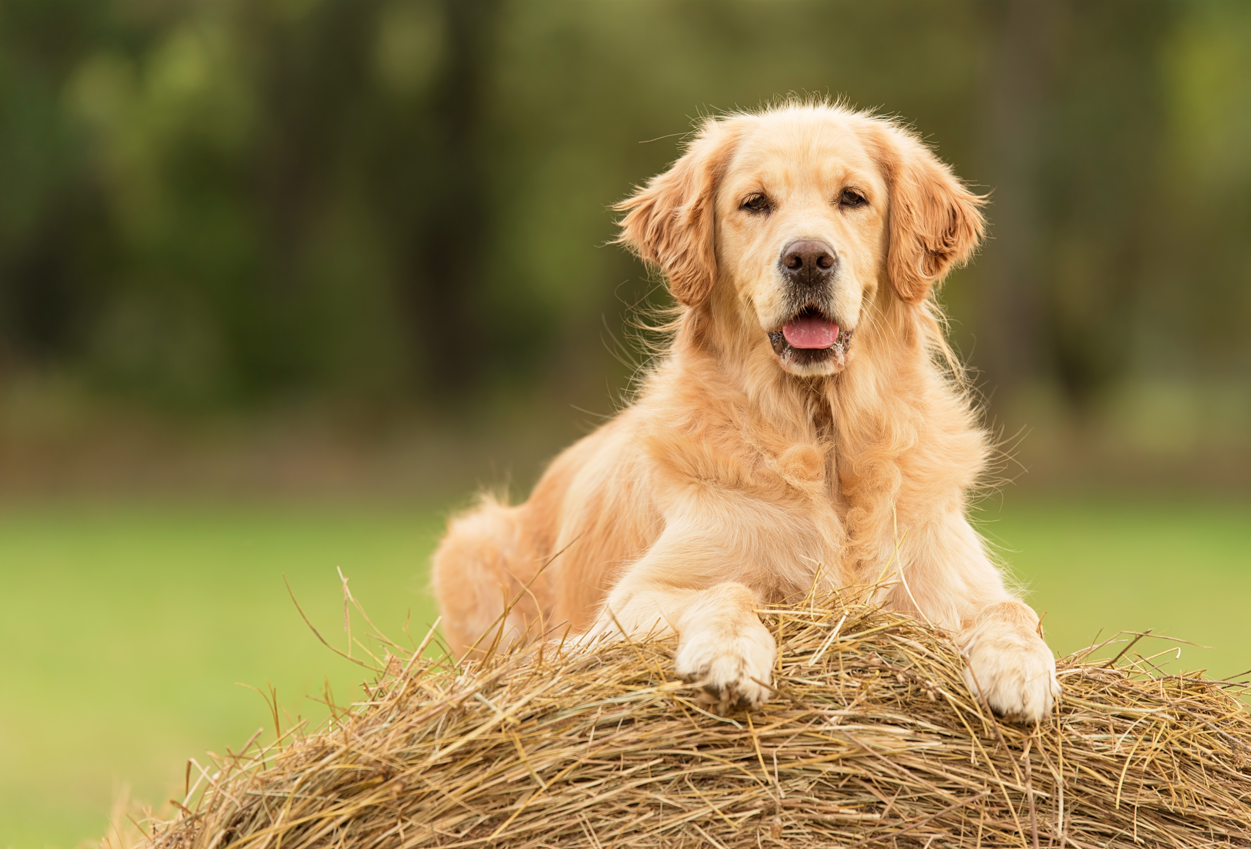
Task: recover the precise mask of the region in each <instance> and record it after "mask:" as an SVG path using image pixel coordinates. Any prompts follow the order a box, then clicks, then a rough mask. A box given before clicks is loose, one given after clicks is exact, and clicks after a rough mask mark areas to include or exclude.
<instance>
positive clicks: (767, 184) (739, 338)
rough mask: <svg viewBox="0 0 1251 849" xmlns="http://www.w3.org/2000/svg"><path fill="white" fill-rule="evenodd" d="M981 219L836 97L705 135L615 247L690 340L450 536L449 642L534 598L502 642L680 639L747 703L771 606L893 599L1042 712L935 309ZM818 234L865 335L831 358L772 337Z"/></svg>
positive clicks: (984, 684) (974, 439)
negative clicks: (976, 514) (981, 523)
mask: <svg viewBox="0 0 1251 849" xmlns="http://www.w3.org/2000/svg"><path fill="white" fill-rule="evenodd" d="M847 191H851V192H853V194H852V195H847V194H845V192H847ZM857 197H858V198H859V200H860V201H863V203H858V202H857V201H856V198H857ZM846 198H851V199H850V200H847V201H846V202H844V200H843V199H846ZM753 199H755V200H753ZM761 199H763V200H761ZM766 202H767V205H768V210H767V212H764V213H762V212H759V211H754V210H753V209H751V208H749V207H750V205H751V204H752V203H756V204H757V205H764V204H766ZM981 205H982V199H981V198H980V197H978V196H976V195H974V194H972V193H971V192H969V191H968V190H967V189H966V188H965V187H964V186H963V185H962V184H961V183H960V182H959V181H958V180H957V179H956V178H955V177H954V176H953V175H952V173H951V171H950V170H949V169H948V168H947V167H946V166H945V165H943V164H942V163H941V162H939V161H938V160H937V159H936V158H935V157H934V156H933V154H932V153H931V152H930V151H929V150H928V149H927V148H926V147H925V146H924V145H923V144H922V143H921V142H920V141H919V140H918V139H917V137H916V136H915V135H914V134H913V133H911V132H909V131H908V130H905V129H903V128H901V127H900V126H899V125H897V124H895V123H893V122H890V121H887V120H883V119H879V118H874V117H872V116H870V115H867V114H864V113H859V112H853V111H850V110H847V109H844V108H842V107H838V106H830V105H826V104H787V105H784V106H779V107H776V108H773V109H769V110H766V111H764V112H762V113H759V114H736V115H731V116H726V117H721V118H711V119H708V120H705V121H704V122H703V124H702V126H701V127H700V129H699V131H698V133H697V135H696V136H695V138H694V140H693V141H692V142H691V144H690V145H689V147H688V148H687V150H686V152H685V153H684V155H683V156H682V157H681V158H680V159H679V160H678V161H677V162H676V163H675V164H674V165H673V166H672V167H671V168H670V169H669V170H668V171H666V172H664V173H663V174H660V175H658V176H657V177H655V178H654V179H653V180H651V182H649V183H648V184H647V185H646V186H645V187H643V188H641V189H639V190H638V191H637V192H636V193H635V194H634V195H633V196H632V197H630V198H629V199H627V200H626V201H624V202H623V203H621V204H620V206H619V209H620V210H622V211H623V212H625V216H624V218H623V219H622V221H621V237H620V241H621V242H622V243H624V244H626V245H628V246H630V247H631V248H632V249H633V250H635V251H636V252H637V253H638V254H639V256H641V257H642V258H643V259H644V260H645V261H646V262H648V263H649V264H652V265H654V266H656V267H658V268H659V269H660V270H661V271H663V273H664V274H665V276H666V278H667V281H668V284H669V287H670V289H671V291H672V292H673V294H674V296H675V297H676V298H677V300H678V302H679V304H680V316H679V318H678V319H677V321H676V331H675V334H674V336H673V340H672V343H671V346H670V348H669V350H668V352H667V354H666V355H665V356H664V357H663V358H661V359H660V361H659V363H658V364H657V365H656V366H655V367H654V368H653V369H652V370H651V371H650V373H649V374H648V375H647V377H646V378H645V380H644V381H643V384H642V386H641V388H640V390H639V392H638V394H637V398H636V399H635V401H634V403H633V404H632V405H631V406H630V407H628V408H627V409H625V410H624V411H623V412H621V413H620V414H619V415H618V416H617V417H615V418H614V419H612V420H611V421H609V422H608V423H607V424H605V425H604V426H603V427H601V428H600V429H599V430H597V431H595V432H594V433H592V434H591V435H589V436H587V437H586V438H584V439H582V440H581V441H579V442H578V443H576V444H575V445H573V446H572V447H570V448H569V449H568V450H566V451H565V452H564V453H562V454H561V455H560V456H559V457H557V458H556V460H555V461H554V462H553V463H552V465H551V467H550V468H549V469H548V470H547V473H546V474H545V475H544V476H543V478H542V480H541V481H540V482H539V484H538V486H537V487H536V488H535V490H534V493H533V494H532V495H531V497H530V499H529V500H528V501H527V502H525V503H524V504H520V505H517V506H507V505H505V504H502V503H499V502H498V501H496V500H493V499H491V498H484V499H483V501H482V503H481V504H480V505H479V507H478V508H476V509H475V510H474V511H472V512H470V513H468V514H466V515H463V516H460V517H458V518H455V519H454V520H453V521H452V522H451V523H450V527H449V530H448V534H447V537H446V538H445V539H444V541H443V543H442V545H441V547H440V548H439V550H438V552H437V553H436V554H435V556H434V588H435V593H436V595H437V597H438V601H439V605H440V608H441V609H442V612H443V627H444V631H445V633H446V635H447V638H448V640H449V641H450V644H451V646H452V647H453V649H454V650H456V651H457V652H458V653H466V652H469V651H471V650H472V648H473V646H474V644H475V641H477V640H478V639H479V637H480V636H482V634H483V633H484V632H485V631H486V630H487V629H488V628H490V627H491V626H492V624H493V623H495V622H496V621H497V620H498V619H499V617H500V616H501V615H502V614H503V613H504V611H505V609H506V603H507V602H514V601H515V603H514V604H513V606H512V607H511V609H510V610H509V611H508V613H507V616H506V617H505V621H504V628H505V636H506V639H507V640H513V639H524V638H533V637H536V636H538V635H542V634H548V633H551V632H553V630H554V629H561V628H562V626H565V625H567V626H568V627H569V628H570V629H571V631H572V633H573V634H575V635H580V636H579V637H576V638H575V640H574V642H575V643H577V642H585V641H588V640H595V639H603V638H614V637H620V636H621V635H623V634H625V635H630V636H641V635H646V634H648V633H653V632H669V631H673V632H676V633H677V634H678V649H677V655H676V658H675V664H676V667H677V671H678V673H679V674H681V675H683V676H684V677H686V678H688V679H690V680H692V681H695V682H697V683H699V684H700V685H702V687H703V690H704V693H705V694H706V696H707V698H708V699H709V700H710V701H712V702H715V703H716V705H717V706H718V707H719V708H721V709H726V708H729V707H732V706H734V705H736V704H737V705H742V706H751V705H754V704H756V703H758V702H760V701H763V700H764V699H766V698H768V696H769V694H770V692H771V691H770V688H769V686H768V685H769V682H770V672H771V669H772V666H773V662H774V659H775V656H776V651H777V649H776V646H775V645H774V641H773V638H772V636H771V635H770V634H769V632H768V631H767V630H766V629H765V627H764V626H763V625H762V624H761V622H760V619H759V616H758V615H757V613H756V612H755V611H756V609H757V608H758V607H759V606H760V605H762V604H777V603H784V602H786V601H787V600H793V599H796V598H798V597H801V596H802V595H803V594H804V593H805V592H807V591H808V590H809V589H810V588H811V587H812V586H813V583H814V581H816V582H818V584H819V585H821V586H827V587H830V588H833V587H845V586H851V585H862V586H864V585H877V586H878V589H877V593H878V597H879V600H880V601H881V602H882V603H883V604H886V605H887V606H889V607H891V608H894V609H896V610H900V611H905V612H908V613H910V614H912V615H915V616H918V617H920V618H923V619H925V620H927V621H929V622H931V623H933V624H935V625H939V626H941V627H944V628H947V629H950V630H951V631H952V632H953V633H954V634H956V635H957V639H958V640H959V642H960V645H961V646H962V648H963V649H964V651H965V653H966V656H967V658H968V663H969V667H970V671H969V673H968V674H967V675H966V679H967V680H968V682H969V685H970V686H971V687H973V688H975V689H980V690H981V691H982V692H983V693H984V694H985V696H986V697H987V699H988V701H989V703H990V704H991V705H992V706H993V707H994V708H995V709H996V710H998V711H999V712H1001V713H1003V714H1005V715H1007V716H1009V717H1011V718H1015V719H1019V720H1025V721H1037V720H1039V719H1041V718H1042V717H1045V716H1046V715H1047V714H1048V712H1049V711H1050V709H1051V706H1052V703H1053V701H1054V699H1055V698H1056V697H1057V696H1058V695H1059V689H1058V686H1057V684H1056V681H1055V663H1054V660H1053V658H1052V654H1051V652H1050V650H1049V649H1048V648H1047V646H1046V644H1045V643H1044V642H1043V640H1042V638H1041V636H1040V630H1039V625H1038V617H1037V616H1036V615H1035V614H1034V612H1033V611H1032V610H1031V609H1030V608H1029V607H1027V606H1026V605H1025V604H1024V603H1022V602H1021V601H1020V600H1018V599H1017V598H1016V597H1015V596H1014V595H1013V594H1012V593H1011V592H1009V590H1008V589H1007V588H1006V587H1005V585H1004V581H1003V578H1002V576H1001V574H1000V572H999V570H998V569H997V568H996V566H995V565H994V564H993V562H992V561H991V559H990V558H989V557H988V555H987V552H986V548H985V545H984V543H983V541H982V539H981V538H980V537H979V536H978V534H977V533H976V532H975V531H974V530H973V528H972V527H971V526H970V525H969V522H968V520H967V519H966V516H965V511H966V508H967V494H968V492H969V491H970V488H971V487H973V486H974V484H975V482H976V480H977V478H978V475H979V473H980V472H981V470H982V468H983V466H984V465H985V463H986V459H987V455H988V451H989V447H988V439H987V436H986V434H985V433H984V431H983V430H981V429H980V428H979V426H978V424H977V418H976V415H975V413H974V411H973V409H972V405H971V403H970V401H969V398H968V396H967V394H966V393H965V392H964V391H962V390H961V388H960V386H959V377H958V376H959V369H958V366H955V367H954V368H955V375H956V376H955V377H954V378H953V374H952V368H953V363H954V361H953V360H952V358H951V352H950V349H949V348H948V347H947V345H946V342H945V341H944V339H943V334H942V326H941V315H940V312H939V308H938V307H937V305H936V304H935V302H934V300H933V298H932V297H931V293H932V291H933V289H934V287H935V286H936V285H938V284H939V283H940V282H941V281H942V279H943V278H944V277H945V275H946V274H947V272H948V271H949V270H950V269H951V268H952V267H954V266H956V265H959V264H961V263H963V262H964V261H966V260H967V259H968V257H969V256H970V255H971V253H972V252H973V251H974V250H975V249H976V247H977V245H978V243H979V241H980V239H981V236H982V233H983V218H982V215H981V212H980V207H981ZM797 239H820V240H822V241H823V243H825V244H828V245H830V246H832V249H833V250H834V252H835V253H836V255H837V262H838V265H837V269H836V273H835V274H833V276H832V278H831V282H830V283H829V284H828V285H827V286H825V287H824V288H823V289H822V290H821V291H820V292H819V293H818V294H817V295H815V296H814V298H813V302H814V305H815V307H816V308H819V309H820V310H821V311H822V313H823V314H824V315H826V316H828V317H829V318H830V319H832V320H833V321H836V322H837V324H838V325H839V327H840V328H842V329H844V330H848V331H853V332H854V335H853V336H851V337H849V340H850V341H849V342H848V344H846V346H845V347H840V348H837V351H838V353H837V355H833V354H831V355H829V356H826V357H824V359H819V360H818V361H816V362H807V361H804V360H803V359H802V358H794V357H789V354H788V355H783V354H779V353H777V352H776V350H777V349H776V348H775V347H774V346H771V343H770V337H769V334H770V333H771V332H772V333H774V334H775V337H776V336H777V333H778V332H780V331H779V328H781V327H782V326H783V324H784V323H785V322H787V321H788V320H790V319H792V316H791V315H790V313H793V312H794V304H795V300H794V297H792V296H790V295H788V291H787V283H786V280H785V279H784V276H785V275H784V273H783V272H782V271H781V270H780V269H781V266H780V265H779V256H780V255H781V252H783V251H784V250H786V249H787V248H786V246H787V245H790V244H794V243H795V240H797ZM840 338H841V337H840ZM832 350H833V349H832ZM883 579H884V580H883Z"/></svg>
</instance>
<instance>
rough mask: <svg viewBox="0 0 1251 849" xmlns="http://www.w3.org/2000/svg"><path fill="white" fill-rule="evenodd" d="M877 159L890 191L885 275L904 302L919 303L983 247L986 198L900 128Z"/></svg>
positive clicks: (890, 135) (894, 130) (884, 141)
mask: <svg viewBox="0 0 1251 849" xmlns="http://www.w3.org/2000/svg"><path fill="white" fill-rule="evenodd" d="M881 160H882V164H883V167H884V170H885V172H886V180H887V184H888V185H889V187H890V252H889V254H888V256H887V260H886V263H887V271H888V273H889V275H890V280H891V283H892V284H893V285H894V287H895V292H896V293H897V294H898V295H899V297H900V298H901V299H902V300H904V301H907V302H908V303H910V304H915V303H920V302H921V301H923V300H925V298H926V297H928V296H929V294H930V292H931V291H932V290H933V289H934V287H935V286H937V285H938V284H940V283H942V281H943V278H944V277H946V276H947V272H949V271H951V270H952V269H953V268H958V267H959V266H961V265H963V264H964V263H965V262H967V261H968V259H969V257H970V256H972V255H973V252H974V251H975V250H977V247H978V245H979V244H981V241H982V236H983V235H984V234H985V232H986V219H985V218H983V217H982V212H981V207H982V206H984V205H985V203H986V198H985V196H983V195H975V194H973V193H972V192H970V191H969V190H968V189H967V188H965V187H964V184H963V183H961V182H960V181H959V180H958V179H957V178H956V176H955V175H954V174H952V173H951V169H950V168H948V167H947V166H946V165H944V164H943V163H942V162H939V161H938V159H937V158H936V157H935V156H934V154H933V153H931V152H930V150H929V148H927V147H926V146H925V145H924V144H922V143H921V142H920V140H918V139H917V138H916V137H915V136H913V135H912V133H910V132H907V131H905V130H902V129H900V128H898V127H890V128H889V129H887V130H886V134H885V136H884V137H883V138H882V139H881Z"/></svg>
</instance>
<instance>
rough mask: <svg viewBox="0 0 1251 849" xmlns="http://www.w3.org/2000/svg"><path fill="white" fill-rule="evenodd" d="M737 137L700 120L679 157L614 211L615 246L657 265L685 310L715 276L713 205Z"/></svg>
mask: <svg viewBox="0 0 1251 849" xmlns="http://www.w3.org/2000/svg"><path fill="white" fill-rule="evenodd" d="M736 138H737V133H735V132H733V131H731V130H730V129H729V128H727V126H726V124H725V123H724V122H723V121H719V120H717V119H716V118H709V119H707V120H705V121H704V123H703V126H701V127H700V129H699V132H698V134H697V135H696V136H695V140H694V141H692V142H691V144H690V145H689V146H688V147H687V149H686V152H685V153H684V154H683V155H682V158H681V159H679V160H678V161H677V162H675V163H674V164H673V166H672V167H671V168H670V169H669V170H668V171H665V172H664V173H663V174H658V175H656V176H655V177H653V178H652V179H651V181H650V182H648V184H647V185H646V186H643V187H641V188H639V189H638V190H637V191H636V192H635V193H634V194H633V195H631V196H630V197H628V198H626V199H625V200H623V201H621V203H619V204H617V205H616V206H615V207H613V208H614V209H616V210H617V211H619V212H625V213H626V216H625V217H624V218H622V219H621V221H620V222H618V223H619V224H620V226H621V235H619V236H618V237H617V239H616V242H617V243H618V244H624V245H627V246H628V247H629V248H630V249H631V250H632V251H634V253H636V254H637V255H638V256H639V258H640V259H642V260H643V261H644V262H647V263H649V264H651V265H655V266H658V267H659V268H660V270H661V271H663V272H664V274H665V277H667V278H668V280H669V290H670V291H672V292H673V295H674V297H676V298H677V299H678V300H679V301H681V302H682V303H683V304H686V305H687V306H688V307H693V306H697V305H699V304H700V303H703V301H704V300H706V299H707V297H708V295H709V293H710V292H712V284H713V281H714V280H715V279H716V277H717V253H716V230H715V225H714V221H713V213H714V210H713V207H714V202H715V200H716V193H717V182H718V181H719V180H720V178H721V175H722V173H724V171H725V168H726V165H727V163H728V161H729V158H730V153H731V151H732V150H733V147H734V141H735V139H736Z"/></svg>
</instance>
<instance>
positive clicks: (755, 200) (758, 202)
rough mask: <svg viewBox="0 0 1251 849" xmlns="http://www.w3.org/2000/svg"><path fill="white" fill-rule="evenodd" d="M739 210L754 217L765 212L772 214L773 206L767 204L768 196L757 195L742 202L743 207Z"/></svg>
mask: <svg viewBox="0 0 1251 849" xmlns="http://www.w3.org/2000/svg"><path fill="white" fill-rule="evenodd" d="M739 208H740V209H745V210H747V211H748V212H751V213H754V214H756V215H760V214H763V213H766V212H772V211H773V204H772V203H770V202H769V197H768V195H763V194H759V193H757V194H754V195H751V196H749V197H748V198H747V200H745V201H743V205H742V206H741V207H739Z"/></svg>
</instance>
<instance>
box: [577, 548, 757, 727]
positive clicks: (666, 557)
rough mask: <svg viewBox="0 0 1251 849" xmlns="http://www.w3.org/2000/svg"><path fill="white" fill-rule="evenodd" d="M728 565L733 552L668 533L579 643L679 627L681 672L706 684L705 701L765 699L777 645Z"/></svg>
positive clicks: (722, 706)
mask: <svg viewBox="0 0 1251 849" xmlns="http://www.w3.org/2000/svg"><path fill="white" fill-rule="evenodd" d="M675 537H676V539H675ZM739 557H740V558H741V557H742V555H741V554H740V555H739ZM727 562H733V561H732V559H731V557H730V556H729V555H728V554H727V552H725V551H724V550H718V548H717V547H716V546H714V545H711V544H709V543H708V542H707V540H706V539H705V540H695V539H691V538H686V539H682V538H681V536H680V534H674V533H666V534H665V535H664V536H662V538H661V539H660V540H658V541H657V543H656V544H655V545H654V546H653V547H652V549H651V550H650V551H649V552H648V553H647V554H646V555H645V556H644V557H643V558H642V559H641V560H639V561H638V562H636V563H634V564H633V565H632V566H631V567H630V569H629V571H628V572H627V573H626V574H625V575H624V576H623V577H622V578H621V580H620V581H619V582H618V584H617V586H615V587H614V588H613V590H612V592H611V593H609V595H608V598H607V599H606V600H605V602H604V606H603V607H602V608H601V611H600V614H599V616H598V618H597V619H596V621H595V623H594V624H593V625H592V626H591V629H590V630H589V631H588V632H587V633H586V634H584V635H582V636H581V637H579V638H578V639H577V641H576V642H577V643H578V644H586V643H589V642H594V641H596V640H599V639H605V638H607V639H621V638H630V639H641V638H644V637H649V636H659V635H663V634H668V633H675V632H676V633H677V635H678V651H677V657H676V663H675V665H676V667H677V672H678V674H679V675H681V676H682V677H683V678H685V679H686V680H688V681H691V682H692V683H695V684H698V685H699V686H700V687H701V689H702V696H701V700H702V701H704V702H705V703H706V704H710V705H712V706H714V707H715V708H717V709H719V710H722V711H725V710H729V709H732V708H736V707H751V706H753V705H757V704H759V703H761V702H763V701H765V700H766V699H767V698H768V697H769V693H770V689H769V683H770V681H771V680H772V667H773V660H774V658H775V657H776V656H777V644H776V642H775V641H774V639H773V635H772V634H770V633H769V631H768V629H767V628H765V626H764V624H763V623H762V622H761V621H760V616H759V615H758V614H757V612H756V611H757V609H758V608H759V607H760V598H759V596H758V595H757V593H756V592H755V591H754V590H753V589H751V588H750V587H749V586H747V584H745V583H742V582H739V581H735V580H726V578H730V577H734V576H735V573H734V572H733V571H732V570H727V569H726V567H725V564H726V563H727Z"/></svg>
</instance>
